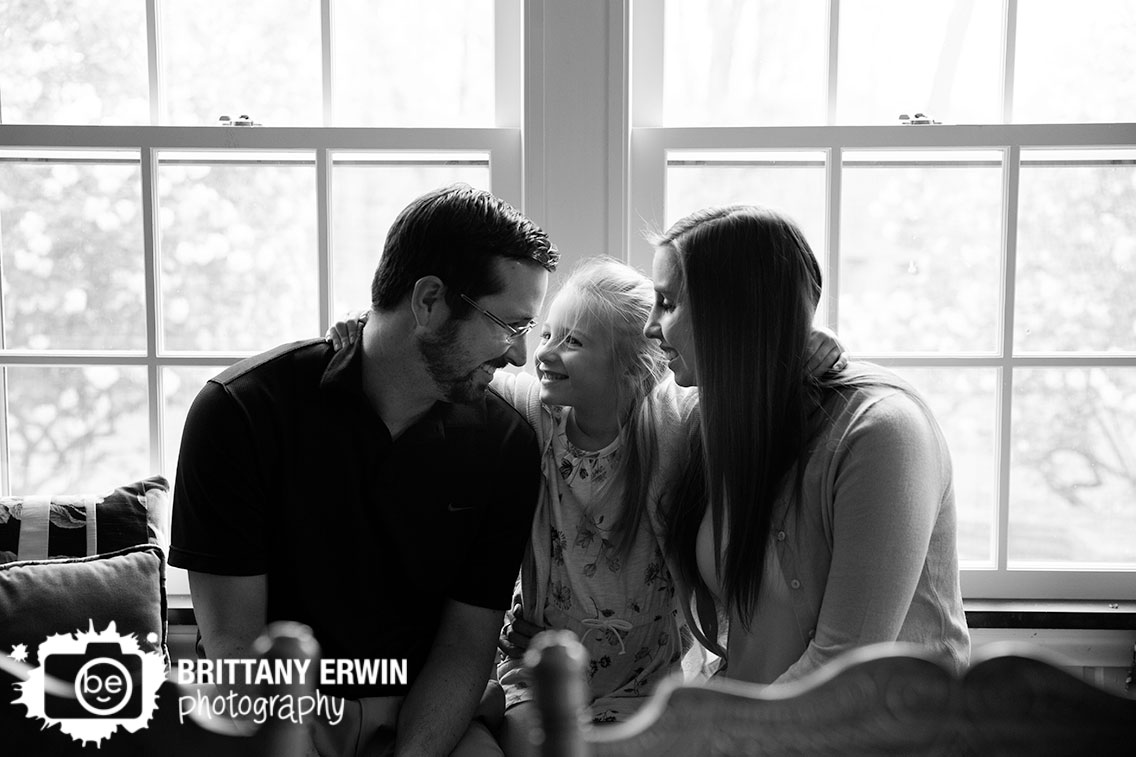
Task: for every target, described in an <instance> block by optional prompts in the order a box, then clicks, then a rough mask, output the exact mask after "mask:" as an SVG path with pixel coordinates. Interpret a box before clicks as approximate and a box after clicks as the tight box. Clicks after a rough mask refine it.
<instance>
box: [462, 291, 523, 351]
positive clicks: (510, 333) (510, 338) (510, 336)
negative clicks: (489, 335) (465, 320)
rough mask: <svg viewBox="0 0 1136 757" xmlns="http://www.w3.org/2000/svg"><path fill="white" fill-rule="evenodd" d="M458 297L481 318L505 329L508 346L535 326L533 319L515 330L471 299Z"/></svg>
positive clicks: (463, 296) (514, 327)
mask: <svg viewBox="0 0 1136 757" xmlns="http://www.w3.org/2000/svg"><path fill="white" fill-rule="evenodd" d="M458 296H459V297H461V298H462V300H463V301H464V302H465V303H466V304H467V305H469V306H470V307H472V308H473V309H474V310H476V311H477V312H479V313H481V314H482V315H483V316H485V317H486V318H488V319H489V320H491V321H493V322H494V323H496V324H497V325H498V326H500V327H501V328H503V329H505V331H506V332H507V336H506V337H505V341H506V342H508V343H509V344H513V343H514V342H516V341H517V340H518V339H524V337H525V334H527V333H529V332H530V331H532V330H533V327H535V326H536V319H535V318H534V319H533V320H531V321H529V322H528V323H526V324H525V325H524V326H521V327H520V328H517V327H516V326H510V325H509V324H508V323H505V322H504V321H503V320H501V319H500V318H498V317H497V316H495V315H493V314H492V313H490V312H489V311H488V310H486V309H485V308H483V307H481V306H480V305H478V304H477V303H476V302H474V301H473V300H472V299H470V298H469V297H466V296H465V295H464V294H459V295H458Z"/></svg>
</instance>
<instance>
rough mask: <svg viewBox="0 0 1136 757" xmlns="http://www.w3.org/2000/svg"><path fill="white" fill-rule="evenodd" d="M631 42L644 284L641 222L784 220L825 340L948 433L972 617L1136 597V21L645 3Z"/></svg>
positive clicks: (920, 9) (1007, 7)
mask: <svg viewBox="0 0 1136 757" xmlns="http://www.w3.org/2000/svg"><path fill="white" fill-rule="evenodd" d="M631 36H632V39H633V46H632V49H633V51H634V57H633V60H632V69H631V82H632V92H633V97H632V103H633V105H632V110H631V116H630V118H631V135H630V151H629V152H630V156H631V157H630V161H631V167H630V179H629V181H630V203H629V204H630V217H631V218H632V219H633V220H632V222H631V223H630V224H629V228H628V232H629V233H628V240H627V244H628V249H629V250H630V258H631V260H632V261H633V262H634V263H636V264H637V265H640V266H642V267H644V268H647V269H648V270H649V265H650V254H651V250H650V248H649V247H647V246H646V244H645V243H644V242H642V241H641V240H640V239H639V238H638V231H639V227H638V225H637V219H645V220H646V221H647V222H649V223H653V224H654V225H656V226H661V227H665V226H666V225H668V224H669V223H671V222H673V221H674V220H677V219H678V218H680V217H681V216H683V215H685V214H686V213H688V212H690V211H692V210H695V209H697V208H700V207H704V206H707V205H721V204H728V203H734V202H743V203H753V204H767V205H773V206H776V207H779V208H781V209H783V210H785V211H787V212H788V213H789V214H790V215H792V216H794V217H795V218H796V219H797V220H798V221H799V222H800V223H801V225H802V227H803V229H804V231H805V234H806V236H807V237H808V238H809V239H810V241H811V242H812V244H813V247H814V250H815V251H816V252H817V253H818V255H819V256H820V257H821V258H822V263H823V265H824V269H825V295H824V298H823V300H822V302H821V307H820V311H819V312H818V322H820V323H824V324H827V325H829V326H831V327H834V328H836V329H837V330H838V332H839V333H840V334H841V337H842V338H843V339H844V340H845V341H846V342H847V343H848V344H849V346H850V347H851V348H852V350H853V351H854V352H855V353H856V354H857V355H858V356H860V357H864V358H866V359H870V360H873V361H875V362H878V363H881V364H883V365H886V366H888V367H889V368H890V369H892V370H894V371H895V372H897V373H899V374H900V375H902V376H904V377H905V378H907V379H908V380H910V381H911V382H913V383H914V384H915V385H916V386H917V387H919V388H920V389H921V391H922V392H923V393H924V395H925V396H926V397H927V398H928V400H929V402H930V404H931V405H932V407H933V409H934V410H935V411H936V414H937V416H938V418H939V420H940V423H941V425H942V426H943V428H944V431H945V433H946V435H947V437H948V441H949V443H950V446H951V450H952V456H953V460H954V468H955V487H956V497H957V502H958V506H959V521H960V522H959V536H960V552H961V557H962V560H963V568H964V572H963V590H964V593H965V594H966V595H967V596H970V597H1022V598H1030V597H1038V598H1046V597H1049V598H1080V597H1085V598H1089V597H1096V598H1117V597H1123V598H1132V597H1134V596H1136V594H1134V586H1136V583H1134V580H1133V572H1132V571H1134V570H1136V456H1134V455H1133V451H1132V444H1131V440H1132V439H1133V438H1136V402H1134V400H1133V398H1136V300H1134V299H1133V298H1132V296H1131V291H1132V286H1133V282H1134V281H1136V125H1134V124H1133V123H1132V122H1133V121H1136V100H1134V99H1133V98H1131V97H1126V96H1123V95H1121V94H1120V93H1128V92H1133V91H1136V69H1133V68H1132V66H1131V65H1130V61H1131V60H1132V59H1133V57H1134V56H1136V6H1133V5H1132V4H1130V3H1124V2H1117V1H1110V0H1093V1H1091V2H1084V3H1079V4H1077V5H1075V6H1073V5H1070V4H1069V3H1066V2H1056V1H1054V2H1050V1H1048V0H1036V1H1035V0H1022V1H1021V2H1015V1H1014V0H1007V1H1006V2H1003V3H975V2H969V1H967V0H958V1H957V2H956V1H952V0H941V1H940V2H926V3H917V4H913V3H906V2H902V1H901V0H845V1H844V2H838V1H837V0H754V1H752V2H737V1H735V0H713V1H712V2H701V1H698V0H638V1H637V2H634V3H633V5H632V14H631ZM917 113H918V114H926V116H927V118H926V119H922V120H927V121H929V122H930V123H926V124H902V123H901V122H900V116H901V115H906V117H907V120H912V119H913V118H914V117H915V116H916V114H917ZM937 122H941V123H937Z"/></svg>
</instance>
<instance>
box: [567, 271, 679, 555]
mask: <svg viewBox="0 0 1136 757" xmlns="http://www.w3.org/2000/svg"><path fill="white" fill-rule="evenodd" d="M569 293H570V294H573V295H575V302H574V303H573V306H572V308H571V315H570V319H574V320H575V321H577V322H578V321H580V320H582V319H584V318H587V319H588V320H589V322H590V324H591V326H592V329H593V330H598V331H601V332H603V333H604V334H605V335H606V336H607V337H608V344H609V346H610V350H611V353H610V356H611V362H612V367H613V369H614V372H615V375H616V376H617V377H618V379H617V382H616V385H615V386H614V387H612V389H613V391H615V393H616V400H617V401H616V406H617V407H618V408H619V414H620V417H619V425H620V434H621V436H622V439H623V454H622V455H621V456H620V462H619V464H618V467H617V468H616V470H615V471H614V475H613V476H611V477H610V478H609V479H608V481H607V482H606V484H605V486H604V488H603V489H601V490H600V491H601V496H602V497H607V496H618V497H620V500H621V505H622V506H621V508H620V516H619V518H618V520H617V521H616V523H615V525H614V530H613V536H614V537H615V539H616V545H617V549H618V550H619V552H620V553H621V554H626V553H627V551H628V550H629V549H630V548H631V545H632V544H633V542H634V541H635V537H636V534H637V533H638V530H639V525H640V523H641V522H642V519H643V515H644V513H645V512H646V510H647V504H648V503H647V498H648V495H647V492H648V488H649V484H650V483H651V473H652V470H653V468H654V464H655V459H656V457H657V437H656V434H655V417H654V409H653V405H652V403H651V401H650V394H651V392H652V391H654V389H655V387H657V386H658V385H659V382H660V381H662V379H663V377H664V376H665V375H666V373H667V366H666V359H665V357H664V355H663V352H662V350H661V349H660V348H659V345H658V343H657V342H656V341H655V340H653V339H648V338H647V337H646V336H644V335H643V328H644V326H646V324H647V319H648V318H649V317H650V314H651V308H652V307H653V306H654V303H655V291H654V286H653V285H652V283H651V280H650V279H649V278H647V277H646V276H644V275H643V274H642V273H640V272H639V271H636V270H635V269H634V268H632V267H631V266H629V265H627V264H625V263H622V262H620V261H618V260H616V259H614V258H609V257H598V258H592V259H589V260H587V261H585V262H584V263H582V264H581V265H580V266H579V267H578V268H576V269H575V270H574V271H573V272H572V275H571V276H570V277H569V278H568V280H567V281H566V282H565V283H564V286H563V287H561V290H560V293H559V294H557V297H558V298H559V297H562V296H564V295H565V294H569Z"/></svg>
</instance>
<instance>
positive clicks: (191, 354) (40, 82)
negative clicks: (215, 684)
mask: <svg viewBox="0 0 1136 757" xmlns="http://www.w3.org/2000/svg"><path fill="white" fill-rule="evenodd" d="M520 10H521V8H520V2H519V0H472V1H470V0H424V1H423V2H417V3H405V2H399V1H398V0H384V1H383V2H369V1H368V2H362V1H361V0H334V2H333V1H332V0H323V1H322V2H321V1H320V0H286V1H283V2H282V1H281V0H259V1H256V2H245V3H238V4H234V3H228V2H218V1H217V0H208V1H207V2H193V3H189V2H182V1H181V0H162V1H161V2H152V1H151V2H146V1H145V0H138V1H137V2H120V1H119V0H114V1H113V2H111V1H110V0H97V1H92V0H70V1H66V2H59V3H51V4H43V3H30V2H23V1H21V0H0V28H3V29H4V35H3V36H2V37H0V45H2V48H0V57H2V58H3V60H5V61H6V64H5V66H3V67H2V70H0V120H2V123H3V125H2V126H0V277H2V281H3V288H2V290H0V396H2V397H3V403H2V404H0V491H2V492H3V493H4V494H8V493H34V492H49V491H50V492H64V491H66V492H90V491H102V490H106V489H108V488H110V487H112V486H115V485H117V484H120V483H124V482H126V481H129V480H133V479H137V478H142V477H145V476H148V475H152V474H153V473H155V472H161V473H163V474H164V475H166V476H167V477H169V478H171V479H172V478H173V475H174V471H175V469H176V461H177V451H178V445H179V440H180V437H181V428H182V425H183V423H184V419H185V415H186V412H187V411H188V407H189V404H190V403H191V402H192V400H193V398H194V396H196V394H197V392H198V390H199V389H200V387H201V386H202V385H203V383H204V382H205V381H206V380H207V379H208V378H209V377H210V376H212V375H215V374H216V373H218V372H219V371H220V370H221V369H222V368H223V367H224V366H226V365H229V364H231V363H233V362H235V361H236V360H238V359H240V358H241V357H244V356H246V355H250V354H253V353H256V352H259V351H261V350H264V349H267V348H269V347H272V346H274V345H276V344H279V343H281V342H285V341H289V340H293V339H298V338H304V337H317V336H320V335H322V334H323V332H324V330H325V329H326V328H327V326H328V324H329V323H330V322H332V321H334V320H336V319H337V318H338V317H341V316H342V315H343V314H345V313H346V312H348V311H351V310H356V309H358V308H360V307H365V306H366V304H367V303H368V302H369V301H370V291H369V287H370V280H371V274H372V273H373V271H374V267H375V264H376V262H377V257H378V253H379V252H380V251H381V249H382V244H383V239H384V238H385V235H386V230H387V228H388V227H389V225H390V223H391V222H392V221H393V219H394V216H395V215H396V214H397V212H398V211H399V210H401V209H402V207H403V206H405V204H406V202H407V201H408V200H409V199H410V198H412V197H415V196H417V195H419V194H421V193H423V192H425V191H427V190H429V189H433V188H436V187H438V186H442V185H445V184H449V183H452V182H455V181H464V182H467V183H469V184H472V185H474V186H479V187H484V188H487V189H491V190H492V191H494V192H495V193H497V194H498V195H501V196H502V197H504V198H506V199H507V200H509V201H510V202H512V203H514V204H516V205H518V206H521V205H522V198H521V192H520V187H521V181H522V179H521V139H520V115H519V114H520V81H521V78H520V73H519V71H520V54H521V44H520V43H521V40H520V33H519V29H520ZM424 92H428V93H430V96H428V97H427V96H423V95H422V93H424ZM222 116H227V117H228V118H229V123H233V122H235V121H237V120H238V119H241V118H242V117H245V120H246V121H248V122H251V123H252V124H257V125H259V126H254V125H244V124H243V123H242V124H240V125H235V124H234V125H221V121H220V120H219V119H220V118H221V117H222ZM269 127H283V128H269ZM184 580H185V579H184V575H183V573H182V572H181V571H177V570H171V591H174V592H178V591H181V592H184V591H186V588H185V583H184Z"/></svg>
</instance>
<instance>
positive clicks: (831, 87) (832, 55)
mask: <svg viewBox="0 0 1136 757" xmlns="http://www.w3.org/2000/svg"><path fill="white" fill-rule="evenodd" d="M839 54H840V0H828V74H827V76H826V87H827V93H826V101H827V104H828V105H827V116H826V121H825V123H826V124H828V125H829V126H832V125H833V124H835V123H836V85H837V78H838V70H837V69H838V67H837V64H838V62H839Z"/></svg>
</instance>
